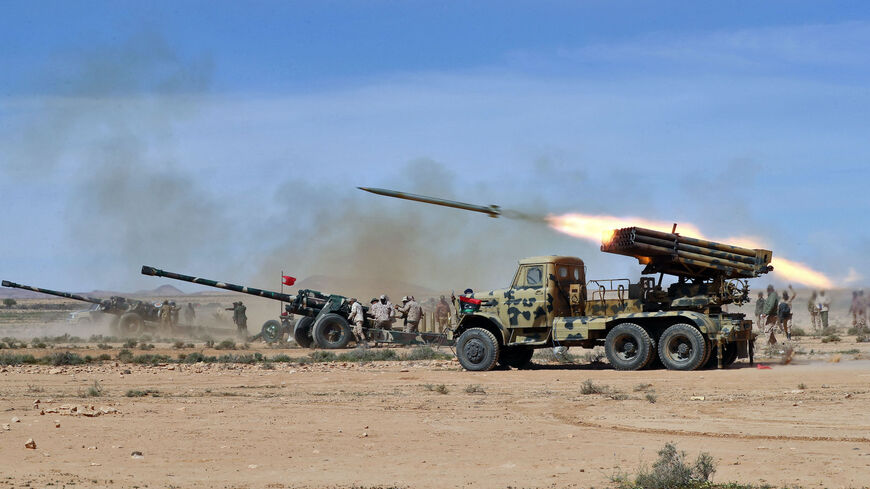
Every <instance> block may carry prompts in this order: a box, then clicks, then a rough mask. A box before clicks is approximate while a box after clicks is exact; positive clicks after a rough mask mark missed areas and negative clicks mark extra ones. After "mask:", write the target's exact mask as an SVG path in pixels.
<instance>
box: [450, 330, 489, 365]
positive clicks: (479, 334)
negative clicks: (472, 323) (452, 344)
mask: <svg viewBox="0 0 870 489" xmlns="http://www.w3.org/2000/svg"><path fill="white" fill-rule="evenodd" d="M456 356H457V357H458V358H459V364H460V365H462V367H463V368H464V369H465V370H470V371H475V372H481V371H484V370H492V368H493V367H494V366H495V364H496V362H498V357H499V348H498V340H496V339H495V335H494V334H492V333H490V332H489V331H487V330H485V329H483V328H469V329H467V330H465V332H463V333H462V335H460V336H459V340H458V341H457V342H456Z"/></svg>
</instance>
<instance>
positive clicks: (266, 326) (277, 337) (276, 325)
mask: <svg viewBox="0 0 870 489" xmlns="http://www.w3.org/2000/svg"><path fill="white" fill-rule="evenodd" d="M260 336H262V337H263V341H265V342H266V343H269V344H270V345H271V344H272V343H278V342H280V341H282V340H283V339H284V326H282V325H281V322H280V321H277V320H275V319H270V320H268V321H266V322H265V323H263V328H262V329H260Z"/></svg>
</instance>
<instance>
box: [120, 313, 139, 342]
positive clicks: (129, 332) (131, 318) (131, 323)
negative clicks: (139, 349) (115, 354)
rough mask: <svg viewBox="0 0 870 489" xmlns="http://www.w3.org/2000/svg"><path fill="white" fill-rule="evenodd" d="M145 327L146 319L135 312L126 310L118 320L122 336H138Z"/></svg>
mask: <svg viewBox="0 0 870 489" xmlns="http://www.w3.org/2000/svg"><path fill="white" fill-rule="evenodd" d="M144 327H145V321H143V320H142V316H140V315H138V314H136V313H135V312H126V313H124V314H123V315H122V316H121V319H119V320H118V331H120V332H121V336H138V335H139V334H140V333H142V329H143V328H144Z"/></svg>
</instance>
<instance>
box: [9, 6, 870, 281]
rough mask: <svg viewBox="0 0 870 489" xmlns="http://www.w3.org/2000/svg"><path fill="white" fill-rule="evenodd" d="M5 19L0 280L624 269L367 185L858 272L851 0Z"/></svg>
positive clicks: (116, 9) (864, 93) (582, 250)
mask: <svg viewBox="0 0 870 489" xmlns="http://www.w3.org/2000/svg"><path fill="white" fill-rule="evenodd" d="M0 43H2V45H3V46H4V49H2V50H0V67H2V69H0V195H2V200H3V202H4V209H5V212H3V213H2V215H0V226H2V229H4V230H14V232H9V233H5V234H7V236H6V237H5V239H3V240H2V242H0V275H2V277H3V278H8V279H11V280H17V281H20V282H31V283H34V284H36V285H46V286H51V285H54V286H56V287H64V288H73V289H77V290H86V289H93V288H126V289H133V288H141V287H146V286H151V285H154V281H153V279H149V278H145V277H139V276H138V275H137V274H138V266H139V265H142V264H149V265H156V266H162V267H165V268H170V269H179V271H185V272H191V273H197V274H201V275H205V276H212V277H215V278H225V279H227V280H229V279H234V280H238V281H245V280H250V281H261V280H266V279H265V277H271V276H274V274H273V273H272V271H273V270H275V269H277V268H283V269H290V270H296V272H294V273H296V274H298V275H300V276H306V275H310V274H315V273H329V274H341V273H351V274H355V275H362V276H368V275H379V274H387V275H391V276H397V277H399V278H400V279H402V280H407V281H413V282H418V283H423V282H426V283H427V284H429V285H431V286H432V287H433V288H451V287H459V288H464V284H465V283H473V284H475V285H478V286H479V285H500V283H501V282H504V281H506V280H507V279H508V278H509V276H510V274H511V269H512V268H513V266H514V263H515V260H516V259H517V258H519V257H520V256H524V255H535V254H544V253H559V254H571V255H578V256H581V257H583V258H584V259H586V261H587V264H588V265H589V275H590V276H591V277H602V276H613V275H632V274H635V275H636V273H637V269H638V267H637V266H636V265H635V264H634V263H631V261H630V260H627V259H625V258H622V257H608V256H602V254H601V253H599V252H598V251H597V247H596V246H595V245H594V243H585V242H582V241H577V240H574V239H571V238H567V237H564V236H560V235H557V234H555V233H553V232H551V231H548V230H546V229H539V228H536V227H534V226H532V227H529V226H527V225H525V224H521V223H515V222H511V221H504V220H496V221H490V220H486V219H476V218H477V216H457V215H456V214H452V213H451V212H452V211H447V210H441V209H431V210H429V209H426V210H424V209H420V208H419V207H408V206H409V205H411V204H406V203H403V202H386V201H380V200H377V199H376V198H375V197H372V196H368V195H357V194H358V191H356V190H354V187H356V186H358V185H372V186H385V187H386V186H393V187H397V188H400V189H407V190H418V191H423V190H426V191H431V192H433V193H437V194H440V195H445V196H452V197H455V198H461V199H462V200H468V201H472V202H480V203H485V204H489V203H496V204H500V205H502V206H505V207H514V208H518V209H530V210H534V211H537V212H570V211H578V212H587V213H606V214H611V215H617V216H620V215H631V216H639V217H648V218H651V219H659V220H665V221H678V222H691V223H692V224H695V225H696V226H698V227H700V228H701V229H703V230H704V231H705V232H707V233H709V234H711V235H715V236H733V235H752V236H757V237H759V238H761V239H763V240H764V242H765V243H766V244H767V245H769V247H770V248H771V249H773V250H774V253H777V254H780V255H782V256H787V257H788V258H790V259H793V260H797V261H801V262H804V263H806V264H808V265H811V266H813V267H814V268H817V269H819V270H822V271H824V272H825V273H827V274H829V275H831V276H832V277H833V278H835V279H836V280H838V281H839V282H840V283H842V284H843V285H857V284H864V283H867V279H865V278H858V277H862V276H868V273H870V270H868V268H870V259H868V258H867V257H868V256H870V237H868V232H867V223H868V220H867V217H866V216H867V213H868V211H870V205H868V203H870V199H868V197H867V192H866V190H867V188H868V181H870V178H868V177H870V137H868V136H870V118H868V117H867V114H870V89H868V87H870V84H868V82H870V63H868V61H870V50H868V49H867V46H868V45H870V6H867V4H866V2H828V3H821V2H763V3H761V5H758V2H715V3H713V2H475V3H474V4H473V5H468V3H467V2H438V3H434V2H429V3H427V2H414V1H411V2H310V3H302V2H254V3H239V2H138V3H134V2H79V3H69V2H9V1H0ZM373 199H374V200H373ZM358 226H359V227H358ZM433 229H434V230H435V231H434V232H433ZM408 230H413V233H414V237H413V238H409V237H408V236H409V233H408ZM430 234H435V236H431V237H430ZM381 238H382V239H383V242H385V243H388V244H382V243H381V242H379V239H381ZM483 241H486V242H492V243H494V244H493V245H492V246H491V248H490V247H481V246H480V243H481V242H483ZM433 248H434V249H433ZM373 250H375V251H373ZM469 261H474V263H475V265H474V266H469V265H468V262H469ZM847 277H850V278H851V279H853V280H850V281H848V282H847V281H846V278H847ZM773 279H774V280H777V279H776V278H773ZM765 281H766V279H765ZM457 282H458V283H457ZM493 282H495V283H493ZM260 285H263V286H266V285H269V284H268V283H262V282H261V283H260ZM759 285H761V283H760V284H759Z"/></svg>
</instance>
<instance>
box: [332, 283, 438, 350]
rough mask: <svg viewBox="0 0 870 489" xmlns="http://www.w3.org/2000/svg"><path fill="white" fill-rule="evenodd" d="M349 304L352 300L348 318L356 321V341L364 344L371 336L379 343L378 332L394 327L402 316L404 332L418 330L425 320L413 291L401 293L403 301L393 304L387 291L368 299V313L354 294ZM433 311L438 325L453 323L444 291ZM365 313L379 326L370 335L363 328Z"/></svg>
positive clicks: (374, 326)
mask: <svg viewBox="0 0 870 489" xmlns="http://www.w3.org/2000/svg"><path fill="white" fill-rule="evenodd" d="M348 304H350V313H349V314H348V320H349V321H350V322H351V324H353V334H354V336H355V337H356V341H357V343H359V344H360V345H363V346H368V341H369V340H372V341H374V342H375V343H378V340H379V339H380V336H379V335H380V334H382V332H383V331H390V330H392V329H393V324H394V323H395V321H396V319H399V318H401V319H404V325H403V327H402V331H403V332H405V333H416V332H418V331H419V329H420V321H422V320H423V316H424V312H423V307H422V306H421V305H420V303H418V302H417V300H416V299H415V298H414V296H413V295H406V296H405V297H402V304H401V305H398V304H395V305H394V304H393V303H392V302H390V298H389V297H387V295H386V294H381V296H380V297H378V298H372V300H371V301H369V310H368V313H366V312H365V311H364V309H363V307H362V304H360V302H359V301H358V300H357V299H356V298H354V297H352V298H350V299H348ZM434 312H435V318H436V320H437V321H438V326H439V329H440V330H441V331H443V330H444V328H446V327H447V325H449V323H450V305H449V304H448V303H447V299H446V298H445V297H444V296H443V295H442V296H441V300H440V302H439V303H438V304H437V305H436V306H435V311H434ZM366 317H368V319H369V320H370V321H371V324H372V329H374V330H377V331H370V332H369V335H370V338H367V337H366V335H365V331H364V330H363V324H365V319H366Z"/></svg>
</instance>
